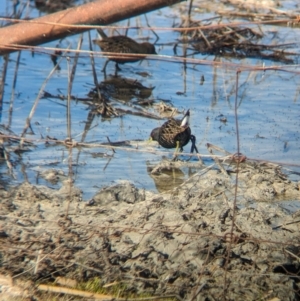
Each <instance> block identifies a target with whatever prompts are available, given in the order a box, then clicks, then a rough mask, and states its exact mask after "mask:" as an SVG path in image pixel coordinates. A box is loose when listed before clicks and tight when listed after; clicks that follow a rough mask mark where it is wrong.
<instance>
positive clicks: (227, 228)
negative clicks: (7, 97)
mask: <svg viewBox="0 0 300 301" xmlns="http://www.w3.org/2000/svg"><path fill="white" fill-rule="evenodd" d="M245 166H246V165H245ZM157 170H159V169H157ZM157 172H158V173H159V171H157ZM235 176H236V175H235V174H234V173H232V174H231V176H228V175H227V176H226V175H224V174H223V173H222V172H220V171H218V170H209V169H207V170H203V171H201V172H199V173H197V174H195V175H194V176H192V177H191V178H190V179H189V180H188V181H187V182H185V183H184V184H182V185H180V186H179V187H177V188H176V189H174V190H172V192H171V193H164V194H155V193H152V192H149V191H146V190H143V189H137V188H136V187H135V186H133V185H132V184H130V183H129V182H124V183H120V184H117V185H114V186H110V187H105V188H102V189H101V190H100V191H99V192H98V193H97V194H96V195H95V196H94V198H93V199H92V200H89V201H84V200H82V199H81V191H80V190H79V189H77V188H76V187H74V186H73V185H72V183H71V182H69V181H65V182H63V185H62V188H61V189H60V190H58V191H56V190H53V189H50V188H47V187H44V186H36V185H31V184H29V183H24V184H22V185H20V186H18V187H15V188H12V189H11V190H10V191H1V202H0V208H1V219H0V225H1V226H0V229H1V233H0V239H1V254H0V256H1V266H0V272H1V273H2V274H5V275H11V276H14V277H15V278H16V279H17V278H22V277H26V279H30V280H31V281H33V282H37V281H38V282H39V283H43V282H46V283H49V281H52V280H53V281H54V280H55V279H56V278H57V277H59V276H60V277H61V276H62V277H67V278H70V279H75V280H78V281H86V280H88V279H92V278H93V277H98V278H99V281H100V282H101V284H103V285H105V284H111V283H114V282H116V283H122V284H125V285H126V290H127V292H130V293H133V292H134V293H141V292H143V293H149V294H151V295H155V296H161V297H163V296H166V295H172V296H175V297H176V298H177V299H178V300H199V301H200V300H257V299H259V300H271V299H272V298H278V299H279V300H299V298H300V295H299V287H298V285H299V272H300V269H299V256H300V236H299V230H300V211H297V212H294V213H293V214H291V213H289V212H287V211H286V210H284V209H282V208H280V207H279V206H277V205H276V201H277V200H278V198H279V199H289V200H292V199H294V200H299V183H297V182H291V181H290V180H288V178H287V177H286V176H285V175H284V174H283V173H282V171H281V170H280V168H274V167H273V166H270V165H263V164H257V165H254V166H249V165H247V167H243V164H241V166H240V172H239V186H238V189H237V203H236V205H237V206H235V207H234V203H233V200H234V195H235ZM31 293H32V292H31ZM278 299H276V300H278ZM115 300H117V298H116V299H115ZM158 300H159V298H158Z"/></svg>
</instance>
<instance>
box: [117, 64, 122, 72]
mask: <svg viewBox="0 0 300 301" xmlns="http://www.w3.org/2000/svg"><path fill="white" fill-rule="evenodd" d="M116 69H117V70H118V71H121V70H122V69H121V68H120V67H119V64H118V63H116Z"/></svg>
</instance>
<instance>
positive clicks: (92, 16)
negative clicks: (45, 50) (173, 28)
mask: <svg viewBox="0 0 300 301" xmlns="http://www.w3.org/2000/svg"><path fill="white" fill-rule="evenodd" d="M181 1H182V0H151V1H149V0H139V1H136V0H97V1H95V2H91V3H87V4H84V5H81V6H78V7H75V8H69V9H66V10H63V11H60V12H57V13H53V14H50V15H47V16H43V17H40V18H37V19H33V20H29V21H28V20H27V21H26V22H25V21H24V22H21V23H17V24H14V25H10V26H6V27H3V28H0V54H1V55H2V54H5V53H9V52H12V51H16V50H18V49H22V46H36V45H39V44H43V43H47V42H50V41H53V40H56V39H60V38H63V37H65V36H68V35H72V34H77V33H80V32H83V31H85V30H87V29H88V28H86V27H85V28H82V27H76V26H75V27H74V25H108V24H111V23H114V22H118V21H121V20H124V19H127V18H131V17H134V16H137V15H140V14H144V13H146V12H149V11H152V10H155V9H159V8H162V7H165V6H169V5H173V4H175V3H179V2H181ZM18 46H19V47H18Z"/></svg>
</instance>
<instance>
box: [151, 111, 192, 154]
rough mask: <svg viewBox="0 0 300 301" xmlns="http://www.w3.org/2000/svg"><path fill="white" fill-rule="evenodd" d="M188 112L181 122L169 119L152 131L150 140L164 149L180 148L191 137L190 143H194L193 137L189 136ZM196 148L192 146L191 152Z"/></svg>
mask: <svg viewBox="0 0 300 301" xmlns="http://www.w3.org/2000/svg"><path fill="white" fill-rule="evenodd" d="M189 117H190V110H187V112H186V113H185V115H184V117H183V118H182V119H181V120H178V119H174V118H171V119H169V120H168V121H166V122H165V123H164V124H163V125H162V126H161V127H158V128H155V129H154V130H152V132H151V134H150V136H151V138H152V140H155V141H157V142H158V143H159V144H160V145H161V146H162V147H164V148H176V150H177V149H178V148H180V150H182V148H183V147H184V146H185V145H187V144H188V143H189V141H190V140H191V137H193V139H192V140H191V141H192V143H195V142H193V141H195V140H194V139H195V137H194V136H193V135H191V129H190V126H189ZM194 149H196V150H197V148H196V146H195V144H193V146H192V150H194Z"/></svg>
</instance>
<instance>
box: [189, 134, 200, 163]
mask: <svg viewBox="0 0 300 301" xmlns="http://www.w3.org/2000/svg"><path fill="white" fill-rule="evenodd" d="M190 140H191V142H192V147H191V156H190V159H191V157H192V153H193V152H194V150H195V151H196V153H197V154H199V152H198V148H197V146H196V137H195V136H194V135H191V138H190ZM197 157H198V159H199V161H200V162H201V163H202V164H203V161H202V159H201V157H200V155H198V156H197ZM190 159H189V160H190Z"/></svg>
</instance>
